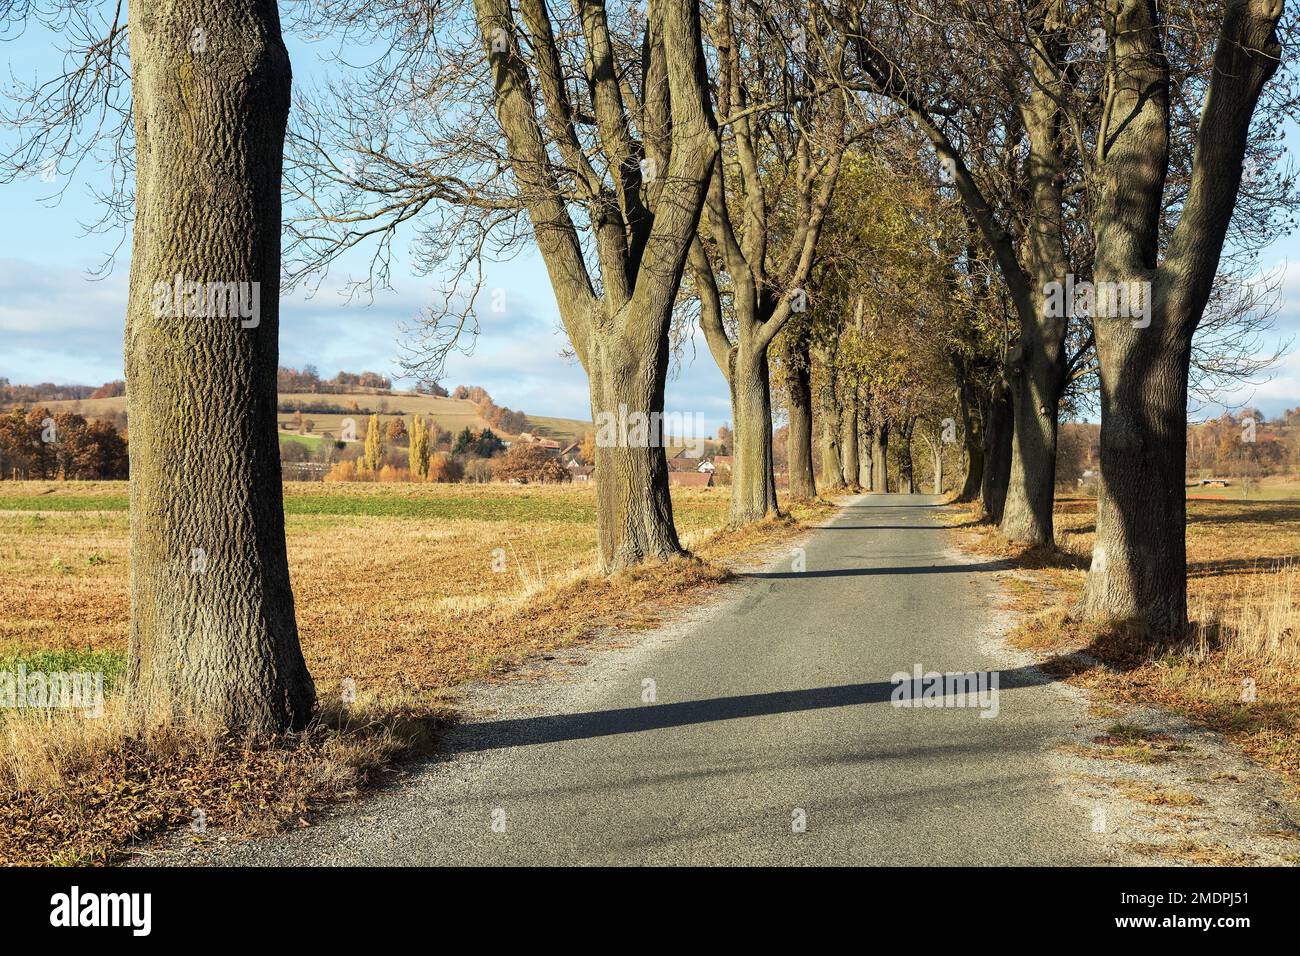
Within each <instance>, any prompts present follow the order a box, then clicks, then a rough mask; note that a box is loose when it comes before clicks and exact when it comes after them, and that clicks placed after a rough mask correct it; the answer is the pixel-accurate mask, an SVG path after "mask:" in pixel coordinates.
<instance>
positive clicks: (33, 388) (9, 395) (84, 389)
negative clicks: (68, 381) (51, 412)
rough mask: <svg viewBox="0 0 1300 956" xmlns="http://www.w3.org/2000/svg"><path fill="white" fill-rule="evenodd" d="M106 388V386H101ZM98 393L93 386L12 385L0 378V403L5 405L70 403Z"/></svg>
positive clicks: (49, 383) (48, 383)
mask: <svg viewBox="0 0 1300 956" xmlns="http://www.w3.org/2000/svg"><path fill="white" fill-rule="evenodd" d="M101 387H103V388H107V386H101ZM96 391H98V389H96V388H95V387H94V386H93V385H55V384H54V383H53V382H41V383H39V384H37V385H13V384H10V382H9V379H7V378H0V402H3V403H4V404H5V405H31V404H34V403H35V402H71V401H75V400H76V399H79V398H90V397H91V396H92V395H94V393H95V392H96Z"/></svg>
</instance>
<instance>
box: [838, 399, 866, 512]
mask: <svg viewBox="0 0 1300 956" xmlns="http://www.w3.org/2000/svg"><path fill="white" fill-rule="evenodd" d="M840 429H841V432H840V456H841V458H842V462H841V464H842V465H843V468H844V484H845V486H846V487H847V488H848V489H849V490H850V491H858V490H859V489H860V487H861V486H860V485H859V484H858V472H859V470H860V469H859V465H858V388H857V386H856V385H854V386H851V387H849V388H846V389H845V390H844V394H843V396H842V400H841V405H840Z"/></svg>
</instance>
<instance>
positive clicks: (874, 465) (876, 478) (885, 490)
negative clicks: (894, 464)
mask: <svg viewBox="0 0 1300 956" xmlns="http://www.w3.org/2000/svg"><path fill="white" fill-rule="evenodd" d="M871 490H872V491H874V492H876V493H877V494H881V495H887V494H889V423H888V422H881V423H880V424H879V425H877V426H876V432H875V435H873V436H872V442H871Z"/></svg>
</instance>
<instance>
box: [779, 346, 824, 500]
mask: <svg viewBox="0 0 1300 956" xmlns="http://www.w3.org/2000/svg"><path fill="white" fill-rule="evenodd" d="M785 374H786V379H785V383H786V389H785V390H786V405H787V406H788V408H789V414H790V427H789V429H788V430H787V433H786V435H787V437H786V459H787V467H788V469H789V471H790V497H791V498H794V499H807V498H816V497H817V484H816V481H815V480H814V478H813V451H812V426H813V422H812V375H811V372H810V370H809V367H808V344H807V341H806V340H804V341H803V342H802V344H801V343H800V340H799V338H798V337H797V336H795V335H787V342H786V353H785Z"/></svg>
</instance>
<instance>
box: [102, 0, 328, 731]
mask: <svg viewBox="0 0 1300 956" xmlns="http://www.w3.org/2000/svg"><path fill="white" fill-rule="evenodd" d="M129 16H130V22H131V67H132V74H133V75H132V108H133V115H134V122H135V136H136V150H135V180H136V190H135V225H134V238H133V245H132V254H131V286H130V293H129V297H128V304H127V317H126V356H125V364H126V378H127V395H128V401H127V406H128V415H129V417H130V420H131V446H130V459H131V464H130V468H131V535H130V561H131V585H130V587H131V625H130V645H129V649H128V666H127V693H128V700H129V706H130V709H131V711H132V713H133V714H135V715H136V716H137V717H139V718H141V719H143V720H146V721H150V722H152V721H157V720H162V721H170V720H174V719H176V718H178V717H182V716H191V715H192V716H194V717H197V718H199V719H202V720H205V721H213V722H215V723H217V724H219V725H220V726H223V727H226V728H229V729H232V730H238V731H241V732H248V733H252V734H256V735H266V734H272V733H277V732H281V731H285V730H289V729H293V728H300V727H302V726H303V725H304V724H306V723H307V720H308V718H309V717H310V716H311V714H312V710H313V707H314V703H315V689H314V687H313V685H312V680H311V677H310V675H309V674H308V673H307V667H306V664H305V663H304V661H303V657H302V651H301V650H300V648H299V644H298V629H297V624H296V621H295V617H294V604H293V592H292V590H291V588H290V583H289V565H288V560H287V557H286V552H285V541H284V509H283V500H282V490H281V484H280V450H279V441H278V438H277V436H276V368H277V365H278V364H279V344H278V338H277V337H278V335H279V292H280V227H281V222H280V176H281V164H282V159H283V147H284V134H285V125H286V122H287V119H288V114H289V89H290V68H289V56H288V53H287V51H286V50H285V46H284V42H283V40H282V38H281V34H280V20H279V13H278V10H277V7H276V4H275V3H273V2H271V0H175V2H173V3H169V4H164V5H161V6H159V5H157V4H154V3H151V2H149V0H131V3H130V10H129ZM185 283H204V284H205V285H204V286H203V289H204V293H205V296H206V299H205V301H203V302H199V301H198V298H199V297H198V296H197V295H195V294H194V289H193V288H191V289H189V290H187V289H186V287H185V285H184V284H185ZM207 283H213V284H215V283H223V284H224V283H240V284H241V285H238V286H234V287H231V286H225V285H222V286H216V285H206V284H207ZM178 285H179V288H180V289H181V290H182V297H181V299H182V301H180V302H177V301H176V299H177V297H176V294H175V293H176V290H177V288H178ZM232 288H233V289H234V295H233V297H232V296H231V295H230V290H231V289H232ZM209 292H211V293H212V294H211V295H207V293H209ZM232 298H233V302H234V303H235V305H234V307H233V308H232ZM173 305H177V306H180V308H172V306H173ZM187 306H188V308H187ZM187 312H188V314H186V313H187ZM177 313H180V314H177Z"/></svg>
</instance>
